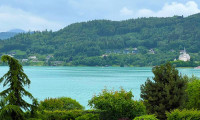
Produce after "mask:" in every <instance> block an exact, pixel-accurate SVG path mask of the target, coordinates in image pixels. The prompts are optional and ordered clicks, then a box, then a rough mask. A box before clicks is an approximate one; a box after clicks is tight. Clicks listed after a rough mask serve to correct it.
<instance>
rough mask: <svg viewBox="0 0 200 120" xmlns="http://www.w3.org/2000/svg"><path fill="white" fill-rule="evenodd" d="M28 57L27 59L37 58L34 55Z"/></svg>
mask: <svg viewBox="0 0 200 120" xmlns="http://www.w3.org/2000/svg"><path fill="white" fill-rule="evenodd" d="M28 58H29V59H37V57H36V56H29V57H28Z"/></svg>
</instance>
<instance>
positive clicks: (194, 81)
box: [186, 76, 200, 110]
mask: <svg viewBox="0 0 200 120" xmlns="http://www.w3.org/2000/svg"><path fill="white" fill-rule="evenodd" d="M186 92H187V98H188V100H187V102H186V107H187V108H188V109H192V108H194V109H198V110H200V79H199V78H197V77H194V76H192V78H190V81H189V82H188V85H187V89H186Z"/></svg>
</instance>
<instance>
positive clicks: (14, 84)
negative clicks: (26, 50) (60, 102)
mask: <svg viewBox="0 0 200 120" xmlns="http://www.w3.org/2000/svg"><path fill="white" fill-rule="evenodd" d="M1 60H2V61H3V62H8V65H9V71H8V72H7V73H6V74H5V75H4V76H3V77H1V78H0V83H2V82H3V81H4V83H3V86H4V87H6V86H8V88H7V89H6V90H3V91H2V92H0V96H1V101H2V102H3V103H4V105H3V106H1V113H0V116H1V117H2V116H3V117H5V116H6V115H9V114H10V115H11V117H12V119H13V120H16V119H20V120H22V119H24V118H23V111H22V109H24V110H30V108H31V107H32V105H31V104H29V103H28V102H26V101H25V100H23V97H24V96H27V97H29V98H30V99H34V98H33V96H32V95H31V93H29V92H28V91H26V90H25V89H24V87H25V86H29V85H30V80H29V78H28V76H27V75H26V74H25V73H24V71H23V68H22V66H21V65H20V64H19V62H18V61H17V60H16V59H14V58H12V57H10V56H8V55H4V56H2V58H1ZM21 108H22V109H21Z"/></svg>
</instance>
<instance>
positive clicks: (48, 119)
mask: <svg viewBox="0 0 200 120" xmlns="http://www.w3.org/2000/svg"><path fill="white" fill-rule="evenodd" d="M100 113H101V112H100V111H94V110H86V111H83V110H62V111H60V110H55V111H46V110H44V111H42V112H41V114H40V117H39V118H40V119H42V120H75V119H79V120H81V119H83V118H85V119H86V120H87V119H89V120H90V119H92V118H94V119H97V118H98V116H99V114H100ZM92 120H93V119H92ZM97 120H98V119H97Z"/></svg>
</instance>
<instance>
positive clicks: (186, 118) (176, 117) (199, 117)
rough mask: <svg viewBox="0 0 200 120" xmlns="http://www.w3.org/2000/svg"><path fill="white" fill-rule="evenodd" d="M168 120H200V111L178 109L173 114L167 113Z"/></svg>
mask: <svg viewBox="0 0 200 120" xmlns="http://www.w3.org/2000/svg"><path fill="white" fill-rule="evenodd" d="M167 120H200V111H198V110H186V109H184V110H182V111H181V110H178V109H176V110H174V111H172V112H171V113H167Z"/></svg>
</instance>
